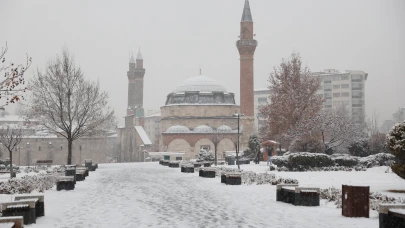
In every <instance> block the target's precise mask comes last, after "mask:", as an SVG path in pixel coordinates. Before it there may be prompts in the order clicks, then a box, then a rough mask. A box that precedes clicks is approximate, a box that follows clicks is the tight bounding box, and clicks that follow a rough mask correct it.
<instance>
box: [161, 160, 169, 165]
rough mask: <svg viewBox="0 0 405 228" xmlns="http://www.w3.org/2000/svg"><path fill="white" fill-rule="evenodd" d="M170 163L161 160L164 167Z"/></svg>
mask: <svg viewBox="0 0 405 228" xmlns="http://www.w3.org/2000/svg"><path fill="white" fill-rule="evenodd" d="M169 163H170V161H169V160H163V161H162V165H164V166H169Z"/></svg>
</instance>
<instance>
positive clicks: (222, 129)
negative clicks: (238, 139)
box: [217, 125, 232, 133]
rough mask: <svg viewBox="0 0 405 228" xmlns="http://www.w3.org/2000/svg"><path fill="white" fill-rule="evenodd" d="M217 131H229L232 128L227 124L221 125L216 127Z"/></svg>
mask: <svg viewBox="0 0 405 228" xmlns="http://www.w3.org/2000/svg"><path fill="white" fill-rule="evenodd" d="M217 130H218V132H219V133H231V132H232V128H231V127H229V126H227V125H222V126H219V127H218V128H217Z"/></svg>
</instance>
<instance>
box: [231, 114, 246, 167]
mask: <svg viewBox="0 0 405 228" xmlns="http://www.w3.org/2000/svg"><path fill="white" fill-rule="evenodd" d="M233 116H234V117H238V145H237V147H236V163H238V169H240V166H239V119H240V117H241V116H245V115H244V114H243V113H234V114H233Z"/></svg>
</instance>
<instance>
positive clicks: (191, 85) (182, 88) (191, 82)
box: [173, 75, 226, 93]
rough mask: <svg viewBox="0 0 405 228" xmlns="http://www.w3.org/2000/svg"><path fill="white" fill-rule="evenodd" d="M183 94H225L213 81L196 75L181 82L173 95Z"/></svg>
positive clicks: (220, 86)
mask: <svg viewBox="0 0 405 228" xmlns="http://www.w3.org/2000/svg"><path fill="white" fill-rule="evenodd" d="M183 92H224V93H225V92H226V89H225V87H223V86H222V85H219V84H218V83H217V81H216V80H215V79H212V78H209V77H206V76H203V75H198V76H194V77H191V78H188V79H187V80H185V81H184V82H182V83H181V84H180V85H179V86H177V88H176V89H175V90H174V91H173V93H183Z"/></svg>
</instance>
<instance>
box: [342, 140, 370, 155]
mask: <svg viewBox="0 0 405 228" xmlns="http://www.w3.org/2000/svg"><path fill="white" fill-rule="evenodd" d="M347 149H348V150H349V153H350V154H351V155H353V156H358V157H366V156H368V155H370V147H369V145H368V140H367V139H361V140H358V141H355V142H353V143H351V144H350V145H349V147H348V148H347Z"/></svg>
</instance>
